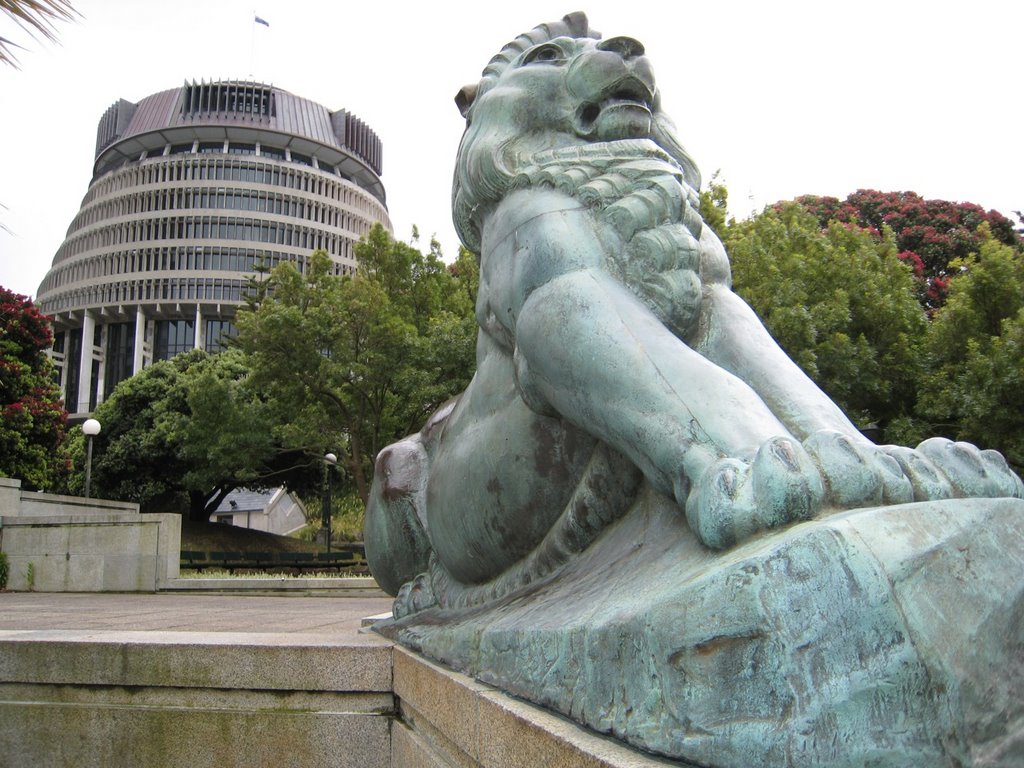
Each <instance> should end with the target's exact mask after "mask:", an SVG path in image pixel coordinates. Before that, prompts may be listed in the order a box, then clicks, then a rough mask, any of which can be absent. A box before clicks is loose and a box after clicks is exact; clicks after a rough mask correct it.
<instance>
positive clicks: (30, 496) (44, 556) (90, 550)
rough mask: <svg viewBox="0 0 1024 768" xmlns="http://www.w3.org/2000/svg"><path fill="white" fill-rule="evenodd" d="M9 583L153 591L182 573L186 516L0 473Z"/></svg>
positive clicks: (43, 588)
mask: <svg viewBox="0 0 1024 768" xmlns="http://www.w3.org/2000/svg"><path fill="white" fill-rule="evenodd" d="M0 551H3V552H4V553H5V554H6V555H7V562H8V567H9V574H8V581H7V587H8V589H12V590H16V591H17V590H38V591H40V592H154V591H156V590H157V589H159V588H160V587H161V586H163V585H166V584H167V583H168V581H169V580H170V579H176V578H177V577H178V563H179V560H180V553H181V517H180V516H179V515H173V514H160V515H148V514H147V515H143V514H139V507H138V505H137V504H125V503H122V502H111V501H102V500H96V499H83V498H79V497H75V496H57V495H54V494H38V493H28V492H22V491H21V488H20V482H19V481H17V480H11V479H9V478H0Z"/></svg>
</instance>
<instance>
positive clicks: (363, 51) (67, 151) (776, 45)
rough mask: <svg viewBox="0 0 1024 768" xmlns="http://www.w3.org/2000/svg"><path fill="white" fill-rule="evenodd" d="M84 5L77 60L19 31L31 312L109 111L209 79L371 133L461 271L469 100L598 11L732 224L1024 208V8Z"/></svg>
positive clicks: (19, 167)
mask: <svg viewBox="0 0 1024 768" xmlns="http://www.w3.org/2000/svg"><path fill="white" fill-rule="evenodd" d="M74 1H75V5H76V7H77V8H78V9H79V11H80V12H81V13H82V16H83V18H82V19H81V20H80V21H78V22H77V23H73V24H61V25H60V26H59V29H58V33H59V36H60V40H61V43H60V44H59V45H52V44H47V43H38V42H33V41H31V40H29V39H27V38H26V37H25V35H24V34H22V33H19V32H18V31H16V30H12V28H11V26H10V24H9V23H7V22H6V20H5V19H0V36H5V37H12V38H14V39H15V40H16V41H19V42H23V43H24V44H25V45H26V47H27V49H28V50H26V51H24V52H22V53H21V55H20V59H21V64H22V69H21V70H20V71H19V70H15V69H12V68H7V67H4V68H0V204H2V205H3V206H5V207H6V209H3V208H0V223H3V224H4V225H5V226H6V227H7V228H8V229H9V230H11V232H10V233H7V232H3V231H0V285H3V286H5V287H7V288H10V289H12V290H15V291H17V292H19V293H24V294H28V295H32V296H34V295H35V293H36V289H37V287H38V285H39V282H40V281H41V280H42V278H43V276H44V275H45V274H46V271H47V269H48V268H49V265H50V262H51V260H52V258H53V254H54V253H55V251H56V250H57V248H58V247H59V245H60V243H61V242H62V240H63V238H64V234H65V231H66V230H67V227H68V225H69V224H70V222H71V219H72V217H73V216H74V215H75V213H76V212H77V210H78V207H79V204H80V202H81V199H82V197H83V195H84V194H85V192H86V190H87V187H88V184H89V179H90V175H91V171H92V162H93V151H94V146H95V137H96V123H97V121H98V120H99V118H100V116H101V115H102V114H103V112H104V110H105V109H106V108H107V107H108V106H110V104H112V103H113V102H114V101H116V100H117V99H119V98H125V99H128V100H130V101H138V100H139V99H141V98H143V97H144V96H147V95H148V94H150V93H154V92H156V91H159V90H163V89H166V88H171V87H175V86H178V85H180V84H181V83H182V82H183V81H185V80H191V79H197V80H198V79H207V80H210V79H212V78H248V77H249V76H250V75H252V77H253V78H254V79H258V80H262V81H265V82H269V83H272V84H274V85H276V86H279V87H281V88H284V89H286V90H289V91H292V92H293V93H296V94H298V95H300V96H304V97H306V98H310V99H313V100H314V101H317V102H320V103H321V104H324V105H325V106H327V107H328V108H330V109H332V110H334V109H340V108H346V109H349V110H350V111H352V112H354V113H355V114H357V115H358V116H359V117H361V118H362V119H363V120H365V121H366V122H367V123H368V124H369V125H370V126H371V127H372V128H373V129H374V130H375V131H376V132H377V135H378V136H379V137H380V138H381V140H382V142H383V144H384V176H383V179H384V184H385V187H386V189H387V192H388V207H389V210H390V212H391V217H392V220H393V223H394V228H395V234H396V236H397V237H399V238H401V239H408V237H409V233H410V231H411V228H412V225H413V224H416V225H418V226H419V229H420V232H421V234H422V235H423V236H424V237H425V238H428V237H429V236H430V234H431V233H436V235H437V237H438V239H439V240H440V241H441V244H442V246H443V248H444V251H445V254H446V256H448V257H449V258H453V257H454V256H455V253H456V249H457V239H456V237H455V234H454V230H453V228H452V225H451V215H450V210H449V194H450V182H451V174H452V163H453V159H454V156H455V151H456V148H457V146H458V142H459V138H460V136H461V133H462V127H463V123H462V118H461V117H460V116H459V113H458V111H457V109H456V108H455V105H454V102H453V100H452V99H453V97H454V95H455V93H456V91H457V90H458V89H459V88H460V87H461V86H462V85H464V84H466V83H469V82H473V81H475V80H476V79H477V78H478V77H479V74H480V71H481V70H482V69H483V67H484V65H485V64H486V63H487V61H488V59H489V58H490V57H491V55H493V54H494V53H495V52H496V51H497V50H498V49H499V48H500V47H501V45H503V44H504V43H505V42H507V41H508V40H510V39H512V38H513V37H514V36H515V35H517V34H518V33H520V32H522V31H524V30H526V29H529V28H531V27H533V26H535V25H536V24H538V23H540V22H542V21H550V20H553V19H556V18H559V17H560V16H562V15H563V14H565V13H567V12H569V11H573V10H578V9H581V10H585V11H586V12H587V14H588V15H589V17H590V20H591V24H592V25H593V26H594V27H596V28H597V29H599V30H601V31H602V32H603V33H604V35H605V36H606V37H610V36H612V35H619V34H626V35H630V36H632V37H635V38H637V39H639V40H641V41H642V42H643V43H644V44H645V45H646V47H647V52H648V55H649V56H650V57H651V60H652V62H653V63H654V67H655V72H656V74H657V75H658V78H659V85H660V88H661V90H662V94H663V102H664V104H665V106H666V108H667V110H668V111H669V113H670V114H671V115H672V116H673V118H674V119H675V121H676V124H677V125H678V127H679V129H680V131H679V132H680V136H681V138H682V140H683V143H684V145H685V146H686V147H687V148H688V149H689V150H690V153H691V154H692V155H693V157H694V158H695V159H696V161H697V163H698V165H699V166H700V168H701V170H702V171H703V173H704V177H705V180H706V179H707V178H709V177H710V176H711V174H712V172H714V171H715V170H716V169H721V174H722V178H723V179H724V181H725V182H726V184H727V186H728V188H729V193H730V209H731V211H732V213H733V214H734V215H737V216H741V217H742V216H746V215H747V214H749V213H750V212H751V211H753V210H760V209H761V208H762V207H763V206H764V205H766V204H768V203H771V202H775V201H776V200H781V199H787V198H792V197H795V196H796V195H800V194H807V193H813V194H822V195H835V196H837V197H845V196H846V195H847V194H849V193H850V192H853V191H854V190H856V189H859V188H875V189H881V190H884V191H894V190H913V191H915V192H918V193H920V194H921V195H923V196H925V197H928V198H943V199H948V200H961V201H970V202H975V203H978V204H980V205H982V206H984V207H985V208H995V209H997V210H999V211H1001V212H1002V213H1004V214H1006V215H1008V216H1009V215H1011V211H1013V210H1015V209H1020V208H1022V207H1024V191H1022V190H1021V179H1022V178H1024V146H1022V144H1024V142H1022V139H1021V135H1022V134H1021V124H1022V120H1021V116H1022V104H1024V98H1022V95H1021V86H1020V83H1021V61H1022V59H1021V53H1020V50H1021V40H1022V34H1024V3H1021V2H1003V1H1002V0H1000V1H999V2H996V0H975V1H974V2H968V3H964V2H958V3H953V2H947V1H946V0H938V1H937V2H909V1H904V2H900V0H865V1H862V2H855V3H838V2H827V0H817V1H816V2H810V1H807V2H804V1H797V0H778V2H775V3H767V2H763V0H762V1H761V2H756V1H750V2H747V1H745V0H700V1H699V2H675V3H668V4H664V3H659V4H657V5H655V4H654V3H648V2H644V1H643V0H633V1H632V2H629V1H625V0H622V1H620V2H608V1H607V0H591V2H589V3H586V4H584V3H576V2H570V3H569V4H567V5H565V6H562V5H559V4H557V3H551V2H537V1H535V0H515V2H511V3H507V4H499V3H493V4H492V3H482V2H473V3H470V2H462V1H459V2H446V3H422V2H421V3H406V2H398V1H397V0H376V1H374V0H356V1H355V2H341V1H340V0H241V1H239V0H202V1H201V2H200V1H196V0H177V1H176V2H156V0H74ZM254 3H255V5H254ZM659 8H661V9H666V8H667V9H668V10H658V9H659ZM254 12H255V13H256V14H258V15H259V16H260V17H262V18H264V19H266V20H267V21H268V22H270V27H269V28H265V27H262V26H254V25H253V23H252V19H253V14H254Z"/></svg>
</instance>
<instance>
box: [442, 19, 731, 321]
mask: <svg viewBox="0 0 1024 768" xmlns="http://www.w3.org/2000/svg"><path fill="white" fill-rule="evenodd" d="M562 37H568V38H572V39H574V40H580V39H584V40H586V39H589V40H595V41H596V40H600V39H601V34H600V33H599V32H597V31H596V30H593V29H591V27H590V25H589V23H588V21H587V17H586V15H585V14H583V13H573V14H569V15H567V16H565V17H564V18H563V19H562V20H561V21H558V22H553V23H549V24H541V25H539V26H537V27H535V28H534V29H533V30H531V31H530V32H527V33H525V34H522V35H520V36H519V37H517V38H516V39H515V40H513V41H512V42H510V43H508V44H507V45H505V46H504V47H503V48H502V50H501V51H500V52H499V53H498V54H497V55H496V56H495V57H494V58H493V59H491V61H490V63H489V64H488V65H487V67H486V68H485V69H484V71H483V75H482V78H481V80H480V81H479V83H477V84H475V85H473V86H467V87H465V88H463V89H462V90H461V91H460V92H459V94H458V95H457V97H456V103H457V104H458V106H459V108H460V110H461V111H462V113H463V115H464V116H465V117H466V131H465V134H464V135H463V138H462V142H461V144H460V146H459V152H458V157H457V160H456V170H455V177H454V181H453V190H452V209H453V217H454V221H455V227H456V231H457V232H458V234H459V237H460V239H461V240H462V243H463V244H464V245H465V246H466V247H467V248H468V249H469V250H471V251H473V252H475V253H478V254H479V253H480V249H481V247H482V243H481V234H482V230H483V222H484V219H485V218H486V216H487V215H488V212H489V211H490V210H492V209H493V207H494V206H495V205H496V204H497V203H498V202H500V201H501V200H502V199H503V198H504V197H505V196H506V195H507V194H509V193H510V192H512V191H515V190H519V189H528V188H531V187H548V188H554V189H557V190H559V191H560V192H563V193H565V194H567V195H569V196H571V197H573V198H575V199H577V200H579V201H580V202H582V203H583V204H584V205H585V206H586V207H588V208H590V209H592V210H593V211H594V212H595V215H597V216H599V217H601V218H602V219H603V220H604V221H605V222H607V223H608V224H610V225H611V227H612V228H613V229H614V231H615V232H617V233H618V235H619V236H620V237H621V239H622V241H623V243H624V245H625V248H624V249H623V251H622V252H621V253H615V254H609V257H608V260H607V263H606V265H605V266H606V268H607V269H608V271H609V272H610V273H611V274H614V275H616V277H618V279H619V280H620V281H621V282H622V283H623V284H624V285H626V286H628V287H629V288H630V290H631V291H633V293H634V294H635V295H637V296H638V298H640V299H641V300H642V301H644V303H645V304H647V305H648V306H649V307H650V309H651V310H652V311H654V312H655V314H656V315H657V316H658V318H659V319H660V320H661V321H662V322H663V323H665V324H666V325H667V326H669V327H670V328H672V330H673V331H674V332H676V333H677V334H678V335H680V336H681V337H684V338H685V337H688V336H689V335H691V334H692V332H693V331H694V328H695V324H696V321H697V319H698V315H699V309H700V295H701V273H702V269H701V266H702V261H704V259H702V248H703V247H704V246H702V242H701V241H702V234H703V221H702V220H701V217H700V214H699V212H698V210H699V203H700V199H699V195H698V193H697V190H698V189H699V187H700V183H701V179H700V172H699V170H698V169H697V166H696V164H695V163H694V161H693V160H692V158H691V157H690V155H689V154H688V153H687V152H686V150H685V149H684V148H683V146H682V144H681V143H680V142H679V140H678V139H677V138H676V130H675V126H674V125H673V123H672V121H671V120H670V119H669V118H668V116H667V115H665V114H664V113H663V112H662V111H661V110H660V108H657V105H656V108H655V110H653V115H652V126H651V136H652V138H650V139H620V140H615V141H596V140H592V139H590V138H587V137H583V136H578V135H575V134H573V133H571V132H569V131H566V130H565V129H564V128H563V127H560V126H553V125H550V124H546V121H547V120H548V119H549V118H547V116H546V115H545V113H543V112H542V111H540V110H537V111H536V112H537V113H536V114H531V115H528V116H527V117H526V118H525V119H526V120H527V122H528V123H529V128H530V130H529V131H524V128H523V125H522V123H521V122H520V121H516V122H515V123H514V124H513V123H512V122H511V121H509V120H507V118H506V115H505V114H504V112H503V111H502V110H501V109H495V108H494V104H493V103H491V104H488V103H487V100H486V99H484V96H485V95H486V94H488V93H489V92H491V91H492V90H493V89H495V88H498V87H500V86H501V78H502V75H503V74H504V73H505V72H506V71H507V70H508V69H509V67H512V66H514V65H515V62H516V60H517V58H518V57H520V56H521V55H522V54H523V53H524V52H525V51H528V50H529V49H530V48H532V47H534V46H537V45H540V44H542V43H545V42H548V41H551V40H554V39H557V38H562ZM497 101H498V102H499V103H500V99H499V100H497ZM566 106H567V109H568V108H576V107H578V106H579V104H578V103H572V104H568V105H566ZM714 261H721V259H716V260H714ZM726 279H728V278H727V277H726Z"/></svg>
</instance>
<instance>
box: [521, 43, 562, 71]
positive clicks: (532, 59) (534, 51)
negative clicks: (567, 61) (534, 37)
mask: <svg viewBox="0 0 1024 768" xmlns="http://www.w3.org/2000/svg"><path fill="white" fill-rule="evenodd" d="M564 58H565V54H564V53H563V52H562V49H561V48H559V47H558V46H557V45H554V44H553V43H545V44H544V45H538V46H537V47H536V48H531V49H530V50H528V51H527V52H526V54H525V55H524V56H523V65H524V66H525V65H527V64H535V63H536V64H556V63H558V62H560V61H562V60H564Z"/></svg>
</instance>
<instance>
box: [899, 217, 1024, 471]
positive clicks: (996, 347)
mask: <svg viewBox="0 0 1024 768" xmlns="http://www.w3.org/2000/svg"><path fill="white" fill-rule="evenodd" d="M981 236H982V238H983V240H982V242H981V245H980V247H979V249H978V251H977V253H976V254H971V255H969V256H968V257H967V258H965V259H960V260H957V261H954V262H952V263H951V265H950V266H951V268H952V269H954V270H956V276H955V277H953V279H952V281H951V283H950V294H949V300H948V301H947V303H946V306H945V307H944V308H943V309H942V311H941V312H939V313H938V314H937V315H936V317H935V319H934V320H933V321H932V325H931V328H930V329H929V334H928V339H927V344H926V348H925V351H926V354H927V358H926V359H927V362H928V365H927V375H926V376H925V377H924V379H923V382H922V387H921V398H920V404H919V410H920V411H921V413H922V415H923V416H924V417H926V418H928V419H929V420H930V423H931V426H932V428H933V429H934V430H935V431H936V432H938V433H940V434H944V435H947V436H949V437H952V438H956V439H963V440H969V441H971V442H976V443H978V444H979V445H982V446H984V447H989V448H996V449H997V450H1000V451H1002V452H1003V454H1004V455H1005V456H1006V458H1007V460H1008V461H1009V462H1010V463H1011V464H1013V465H1015V466H1016V467H1018V468H1021V467H1024V257H1022V255H1021V253H1020V252H1019V251H1018V250H1017V249H1016V248H1013V247H1012V246H1009V245H1005V244H1004V243H1002V242H1001V241H999V240H997V239H996V238H995V237H992V236H991V234H990V232H989V230H988V227H987V226H983V227H982V228H981Z"/></svg>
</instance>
